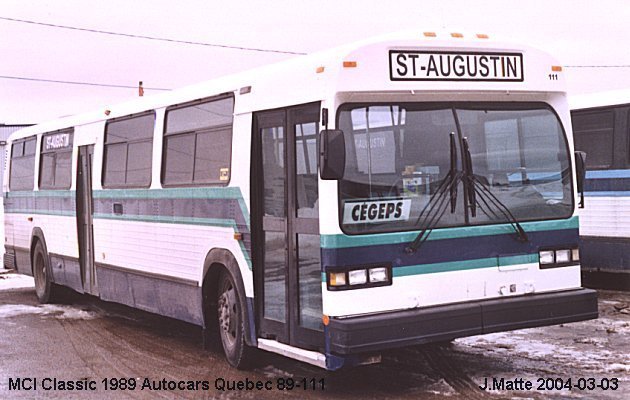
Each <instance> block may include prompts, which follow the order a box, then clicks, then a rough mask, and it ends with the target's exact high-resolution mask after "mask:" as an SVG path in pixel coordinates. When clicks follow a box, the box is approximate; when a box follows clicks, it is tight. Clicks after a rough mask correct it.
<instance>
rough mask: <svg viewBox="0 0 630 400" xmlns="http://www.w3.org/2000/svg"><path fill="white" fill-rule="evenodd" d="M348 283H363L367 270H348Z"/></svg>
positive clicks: (365, 281)
mask: <svg viewBox="0 0 630 400" xmlns="http://www.w3.org/2000/svg"><path fill="white" fill-rule="evenodd" d="M348 283H349V284H350V285H364V284H366V283H367V271H366V270H364V269H357V270H354V271H349V272H348Z"/></svg>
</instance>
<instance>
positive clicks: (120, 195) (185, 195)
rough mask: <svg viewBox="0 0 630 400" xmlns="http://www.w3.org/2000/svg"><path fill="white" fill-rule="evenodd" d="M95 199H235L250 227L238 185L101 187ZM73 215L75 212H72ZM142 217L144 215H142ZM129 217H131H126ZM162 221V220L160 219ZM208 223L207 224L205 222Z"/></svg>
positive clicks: (56, 193)
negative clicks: (142, 187) (162, 187)
mask: <svg viewBox="0 0 630 400" xmlns="http://www.w3.org/2000/svg"><path fill="white" fill-rule="evenodd" d="M6 195H7V197H8V198H11V197H14V198H25V197H26V198H28V197H68V198H74V197H75V196H76V192H75V191H74V190H39V191H18V192H7V193H6ZM92 196H93V197H94V198H95V199H215V200H216V199H236V200H238V205H239V207H240V209H241V213H242V214H243V217H244V218H245V223H246V224H247V228H248V230H249V229H250V227H251V221H250V215H249V211H248V210H247V204H245V199H243V194H242V193H241V189H240V188H238V187H223V188H208V187H202V188H170V189H103V190H95V191H93V192H92ZM8 212H11V213H18V212H19V213H21V212H22V211H8ZM28 212H29V213H32V214H50V215H65V214H63V213H59V212H57V211H54V210H51V211H47V212H39V211H38V212H33V211H28ZM72 215H75V214H72ZM142 218H144V217H142ZM127 219H131V218H127ZM160 222H163V221H160ZM205 225H208V224H205ZM221 226H224V225H221Z"/></svg>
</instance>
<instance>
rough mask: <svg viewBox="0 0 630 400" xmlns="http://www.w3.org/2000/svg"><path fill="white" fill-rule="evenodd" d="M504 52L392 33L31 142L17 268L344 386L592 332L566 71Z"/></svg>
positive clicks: (22, 173) (33, 132)
mask: <svg viewBox="0 0 630 400" xmlns="http://www.w3.org/2000/svg"><path fill="white" fill-rule="evenodd" d="M560 69H561V68H559V67H557V62H556V61H555V60H554V59H552V58H550V57H549V56H548V55H546V54H544V53H542V52H540V51H537V50H535V49H532V48H529V47H523V46H517V45H512V44H505V43H498V42H493V41H491V40H489V39H488V38H487V36H485V35H470V36H465V35H460V34H436V33H432V32H425V33H423V32H420V33H418V34H416V35H402V36H400V37H390V38H387V39H376V40H371V41H365V42H361V43H358V44H354V45H350V46H345V47H341V48H338V49H334V50H331V51H327V52H323V53H321V54H315V55H310V56H304V57H298V58H295V59H293V60H290V61H286V62H283V63H279V64H277V65H273V66H269V67H265V68H260V69H256V70H254V71H251V72H246V73H242V74H237V75H234V76H230V77H226V78H221V79H217V80H213V81H210V82H207V83H202V84H199V85H195V86H191V87H188V88H183V89H181V90H174V91H172V92H168V93H164V94H161V95H156V96H150V97H145V98H138V99H137V100H134V101H131V102H129V103H127V104H121V105H117V106H112V107H111V108H109V109H107V110H105V109H102V110H99V111H97V112H94V113H92V114H86V115H80V116H76V117H69V118H62V119H59V120H55V121H51V122H48V123H44V124H40V125H37V126H34V127H29V128H26V129H24V130H21V131H19V132H18V133H16V134H14V135H13V136H12V137H11V138H10V140H9V145H10V153H9V158H10V168H8V175H7V179H6V180H5V182H7V183H6V185H5V187H4V204H5V209H6V222H5V223H6V241H5V244H6V254H7V255H6V257H5V259H4V264H5V266H6V267H7V268H16V269H17V271H18V272H20V273H24V274H29V275H31V274H32V275H33V276H34V278H35V282H36V293H37V297H38V298H39V300H40V301H41V302H49V301H54V300H55V295H56V290H57V289H58V286H68V287H70V288H72V289H74V290H76V291H77V292H81V293H87V294H90V295H93V296H97V297H99V298H101V299H103V300H105V301H113V302H119V303H123V304H127V305H129V306H132V307H137V308H139V309H143V310H147V311H150V312H153V313H157V314H161V315H165V316H168V317H173V318H178V319H181V320H184V321H188V322H191V323H193V324H198V325H200V326H203V327H204V328H205V329H204V332H206V337H207V338H211V337H212V336H214V335H213V332H217V335H216V336H218V337H219V338H220V339H217V340H220V341H221V343H222V344H223V348H224V350H225V354H226V357H227V359H228V361H229V363H230V364H231V365H233V366H236V367H243V366H245V365H247V363H248V362H249V361H250V360H251V358H252V357H253V355H254V349H256V348H258V349H263V350H267V351H271V352H276V353H280V354H283V355H286V356H289V357H293V358H295V359H298V360H301V361H304V362H308V363H311V364H314V365H318V366H320V367H323V368H327V369H329V370H335V369H339V368H341V367H343V366H351V365H357V364H361V363H368V362H374V361H377V360H378V359H379V357H380V355H381V354H382V352H384V351H387V350H388V349H391V348H395V347H402V346H409V345H416V344H422V343H429V342H436V341H447V340H452V339H454V338H457V337H463V336H469V335H478V334H483V333H488V332H496V331H506V330H512V329H520V328H527V327H534V326H542V325H550V324H559V323H567V322H571V321H580V320H585V319H590V318H596V317H597V298H596V292H594V291H592V290H588V289H584V288H582V287H581V282H580V262H579V251H578V218H577V217H576V216H575V208H576V206H575V205H576V184H575V182H576V173H575V169H574V168H573V166H574V162H573V152H572V137H571V123H570V118H569V108H568V105H567V101H566V96H565V92H564V90H565V89H564V87H565V85H564V77H563V74H562V71H561V70H560Z"/></svg>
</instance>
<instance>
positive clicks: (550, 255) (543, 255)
mask: <svg viewBox="0 0 630 400" xmlns="http://www.w3.org/2000/svg"><path fill="white" fill-rule="evenodd" d="M555 258H556V257H555V252H554V251H553V250H546V251H541V252H540V263H541V264H542V265H545V264H553V263H554V262H555Z"/></svg>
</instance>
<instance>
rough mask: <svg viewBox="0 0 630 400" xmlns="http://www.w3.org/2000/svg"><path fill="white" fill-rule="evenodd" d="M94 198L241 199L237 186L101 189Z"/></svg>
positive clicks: (95, 193) (94, 193) (93, 194)
mask: <svg viewBox="0 0 630 400" xmlns="http://www.w3.org/2000/svg"><path fill="white" fill-rule="evenodd" d="M92 196H94V198H96V199H103V198H105V199H107V198H117V199H136V198H137V199H182V198H185V199H242V198H243V195H242V194H241V189H240V188H238V187H224V188H208V187H201V188H171V189H103V190H95V191H94V192H92Z"/></svg>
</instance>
